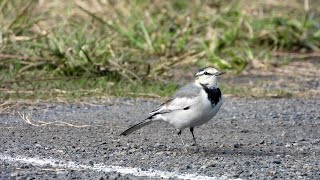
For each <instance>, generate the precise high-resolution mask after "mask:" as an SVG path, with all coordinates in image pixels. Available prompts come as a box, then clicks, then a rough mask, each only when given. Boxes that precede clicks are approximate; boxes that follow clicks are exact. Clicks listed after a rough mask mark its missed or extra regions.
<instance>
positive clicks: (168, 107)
mask: <svg viewBox="0 0 320 180" xmlns="http://www.w3.org/2000/svg"><path fill="white" fill-rule="evenodd" d="M200 90H201V87H199V86H196V85H195V84H194V83H189V84H187V85H185V86H183V87H182V88H180V89H179V90H178V91H177V92H176V93H175V95H173V98H172V99H170V100H168V101H167V102H165V103H163V104H162V105H161V106H159V107H158V108H157V109H156V110H154V111H152V112H150V114H151V115H154V114H162V113H168V112H172V111H176V110H183V109H184V110H186V109H188V108H190V106H191V105H193V104H195V103H197V101H196V98H197V96H199V94H200Z"/></svg>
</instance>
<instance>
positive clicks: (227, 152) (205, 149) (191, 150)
mask: <svg viewBox="0 0 320 180" xmlns="http://www.w3.org/2000/svg"><path fill="white" fill-rule="evenodd" d="M154 149H156V150H157V151H171V152H176V153H177V154H179V153H181V154H182V153H187V154H190V155H198V156H205V157H217V156H232V157H239V156H247V157H258V156H260V157H263V156H276V155H279V154H282V155H285V154H288V152H277V151H273V149H269V150H265V149H262V148H260V149H259V148H258V147H255V148H253V147H250V146H248V147H240V148H233V147H228V146H226V147H217V146H208V145H197V146H183V145H181V146H171V147H165V146H163V147H159V146H157V147H154Z"/></svg>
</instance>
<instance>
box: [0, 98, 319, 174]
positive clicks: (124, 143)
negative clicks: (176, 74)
mask: <svg viewBox="0 0 320 180" xmlns="http://www.w3.org/2000/svg"><path fill="white" fill-rule="evenodd" d="M159 104H160V102H159V101H155V100H143V99H142V100H141V99H138V100H134V99H112V100H110V101H106V102H100V103H95V104H92V103H91V104H89V103H83V104H80V103H79V104H63V103H52V104H45V103H44V104H37V105H24V106H20V107H18V108H15V109H12V110H11V111H10V112H9V113H2V114H0V137H1V138H0V144H1V148H0V169H1V171H0V179H32V178H35V179H73V178H74V179H99V178H100V179H161V178H174V179H175V178H181V179H188V178H191V179H192V178H193V179H229V178H231V179H237V178H240V179H266V178H279V179H280V178H281V179H283V178H284V179H320V111H319V108H320V99H269V100H267V99H260V100H256V99H237V98H226V99H225V103H224V105H223V107H222V109H221V111H220V112H219V113H218V115H217V116H216V117H215V118H214V119H213V120H212V121H210V122H209V123H208V124H206V125H204V126H201V127H198V128H195V136H196V138H197V142H198V145H197V146H191V145H186V146H183V145H182V144H181V141H180V139H179V138H178V136H177V135H176V131H175V129H174V128H173V127H172V126H170V125H169V124H167V123H165V122H157V123H154V124H151V125H149V126H147V127H144V128H143V129H141V130H139V131H137V132H135V133H133V134H131V135H129V136H127V137H120V136H119V134H120V133H121V132H122V131H123V130H125V129H126V128H128V127H129V126H130V125H133V124H135V123H137V122H139V121H140V120H142V119H144V118H146V117H148V112H149V111H151V110H153V109H154V108H156V107H157V106H158V105H159ZM182 136H183V138H184V140H185V142H186V143H188V144H191V143H192V136H191V134H190V132H189V130H185V131H183V132H182Z"/></svg>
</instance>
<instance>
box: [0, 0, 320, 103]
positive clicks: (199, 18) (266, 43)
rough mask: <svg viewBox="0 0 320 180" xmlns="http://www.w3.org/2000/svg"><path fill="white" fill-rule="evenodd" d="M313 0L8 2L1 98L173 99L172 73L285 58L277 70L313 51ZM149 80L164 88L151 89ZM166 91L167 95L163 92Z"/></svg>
mask: <svg viewBox="0 0 320 180" xmlns="http://www.w3.org/2000/svg"><path fill="white" fill-rule="evenodd" d="M316 4H319V3H317V2H316V1H308V0H304V1H298V0H290V3H289V1H275V0H265V1H258V2H256V1H250V3H249V1H219V0H217V1H200V0H192V1H182V0H174V1H160V0H155V1H148V0H135V1H112V0H92V1H81V0H73V1H65V2H62V1H58V0H52V1H44V0H29V1H18V0H3V1H1V2H0V27H1V28H0V70H1V73H0V82H1V84H2V85H0V88H1V91H2V92H4V93H5V95H1V99H10V98H13V97H14V98H21V97H27V98H35V97H36V96H32V95H31V94H32V92H36V93H39V96H40V98H42V96H41V94H43V96H45V97H48V96H54V97H56V96H61V94H65V95H62V96H71V97H72V98H78V97H79V96H83V95H84V96H91V95H94V94H98V96H100V95H102V94H109V95H116V96H118V95H120V96H122V95H125V96H128V95H129V96H153V97H156V96H158V95H160V96H167V95H169V94H170V93H172V92H173V91H174V89H175V88H174V87H176V86H174V85H171V84H167V82H168V80H169V79H171V78H172V74H171V73H170V71H169V70H170V69H174V68H180V67H187V69H188V67H191V66H208V65H211V66H215V67H217V68H220V69H225V70H227V71H229V72H231V73H239V72H242V71H243V70H244V69H246V68H248V67H252V66H248V65H252V64H253V63H255V62H262V63H268V62H270V61H271V60H273V59H274V57H275V56H279V55H281V58H278V59H279V60H278V61H277V62H276V63H278V64H282V59H286V58H288V56H287V54H288V53H290V56H291V55H292V54H297V56H295V58H299V57H300V56H306V55H305V53H308V54H307V55H310V54H312V55H317V54H318V52H319V47H320V30H319V28H318V22H319V21H318V20H319V18H318V17H319V8H317V7H319V6H316ZM302 53H303V55H301V54H302ZM283 55H284V57H283ZM290 56H289V57H290ZM272 63H275V62H274V61H272ZM65 82H69V83H65ZM153 82H157V83H158V84H161V85H159V86H154V87H148V86H150V85H152V84H154V83H153ZM78 84H81V85H78ZM124 84H126V85H128V86H127V87H126V88H124V89H123V85H124ZM140 86H142V88H139V87H140ZM167 86H169V87H170V88H169V89H170V90H168V91H166V92H164V93H161V92H160V91H161V90H162V89H164V88H165V87H167ZM79 89H81V90H79ZM57 91H59V92H57ZM17 92H18V93H17ZM28 94H30V95H28ZM74 94H76V95H74ZM77 94H78V95H77Z"/></svg>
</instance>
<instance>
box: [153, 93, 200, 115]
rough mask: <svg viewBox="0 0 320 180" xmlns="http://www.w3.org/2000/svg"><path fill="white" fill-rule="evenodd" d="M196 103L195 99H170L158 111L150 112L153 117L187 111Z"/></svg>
mask: <svg viewBox="0 0 320 180" xmlns="http://www.w3.org/2000/svg"><path fill="white" fill-rule="evenodd" d="M194 103H195V98H187V97H180V98H174V99H170V100H168V101H167V102H165V103H163V104H162V105H161V106H159V107H158V108H157V109H156V110H154V111H152V112H150V114H151V115H155V114H163V113H169V112H172V111H177V110H187V109H189V108H190V106H192V105H193V104H194Z"/></svg>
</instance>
